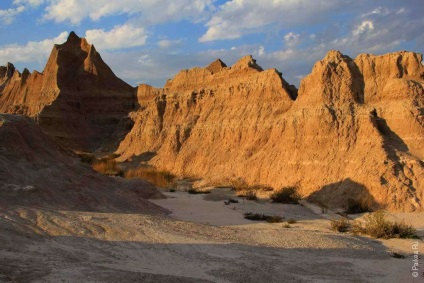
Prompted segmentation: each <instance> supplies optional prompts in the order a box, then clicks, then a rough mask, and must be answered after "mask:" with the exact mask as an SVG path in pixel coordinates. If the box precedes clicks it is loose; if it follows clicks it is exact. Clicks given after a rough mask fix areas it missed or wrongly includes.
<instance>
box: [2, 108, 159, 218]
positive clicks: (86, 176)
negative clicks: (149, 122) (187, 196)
mask: <svg viewBox="0 0 424 283" xmlns="http://www.w3.org/2000/svg"><path fill="white" fill-rule="evenodd" d="M0 137H1V138H0V207H1V208H5V207H6V208H7V207H11V206H14V205H26V206H36V207H45V208H54V209H58V210H82V211H98V212H121V213H122V212H133V213H140V212H143V213H155V212H156V213H165V211H164V210H163V209H162V208H160V207H157V206H156V205H153V204H152V203H150V202H148V201H147V200H145V199H147V198H152V197H162V194H161V193H159V192H158V191H157V190H156V188H155V187H154V186H153V185H151V184H150V183H148V182H146V181H143V180H135V179H132V180H125V179H122V178H111V177H107V176H103V175H100V174H97V173H96V172H94V171H93V170H92V169H91V168H90V167H89V166H88V165H84V164H83V163H82V162H81V161H79V159H77V158H72V157H70V156H68V155H67V154H64V153H65V152H64V151H63V150H62V149H61V148H60V147H59V146H57V145H56V144H55V143H54V142H53V141H52V140H51V139H50V138H49V137H48V136H46V135H45V134H44V133H43V132H42V131H41V130H40V128H39V127H38V126H37V125H36V124H35V122H34V121H33V120H31V119H30V118H28V117H25V116H21V115H10V114H0Z"/></svg>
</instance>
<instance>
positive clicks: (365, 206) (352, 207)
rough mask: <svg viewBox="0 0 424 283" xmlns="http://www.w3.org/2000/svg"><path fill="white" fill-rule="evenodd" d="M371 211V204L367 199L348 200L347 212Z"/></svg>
mask: <svg viewBox="0 0 424 283" xmlns="http://www.w3.org/2000/svg"><path fill="white" fill-rule="evenodd" d="M371 211H372V209H371V204H370V202H369V201H368V200H367V199H353V198H350V199H348V200H347V201H346V209H345V213H346V214H358V213H364V212H371Z"/></svg>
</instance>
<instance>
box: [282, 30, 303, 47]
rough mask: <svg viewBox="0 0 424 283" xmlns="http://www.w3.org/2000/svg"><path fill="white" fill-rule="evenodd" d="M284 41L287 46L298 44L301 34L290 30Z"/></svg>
mask: <svg viewBox="0 0 424 283" xmlns="http://www.w3.org/2000/svg"><path fill="white" fill-rule="evenodd" d="M284 42H285V43H286V45H287V46H296V45H297V44H299V42H300V34H297V33H294V32H289V33H288V34H286V35H285V36H284Z"/></svg>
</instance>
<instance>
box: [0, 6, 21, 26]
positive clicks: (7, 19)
mask: <svg viewBox="0 0 424 283" xmlns="http://www.w3.org/2000/svg"><path fill="white" fill-rule="evenodd" d="M23 11H25V7H24V6H19V7H17V8H10V9H5V10H2V9H0V20H1V21H2V22H3V23H4V24H6V25H8V24H11V23H12V22H13V20H14V19H15V17H16V16H17V15H19V14H20V13H22V12H23Z"/></svg>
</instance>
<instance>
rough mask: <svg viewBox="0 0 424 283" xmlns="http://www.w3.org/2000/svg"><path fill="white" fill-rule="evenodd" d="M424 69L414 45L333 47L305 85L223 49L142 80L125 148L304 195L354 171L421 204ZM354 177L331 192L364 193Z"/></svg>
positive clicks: (374, 187)
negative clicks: (226, 59) (354, 53)
mask: <svg viewBox="0 0 424 283" xmlns="http://www.w3.org/2000/svg"><path fill="white" fill-rule="evenodd" d="M423 74H424V68H423V66H422V65H421V56H420V55H418V54H415V53H410V52H398V53H392V54H387V55H383V56H373V55H360V56H358V58H356V59H355V60H353V59H351V58H349V57H348V56H345V55H343V54H341V53H340V52H338V51H330V52H329V53H328V54H327V55H326V57H325V58H324V59H323V60H321V61H319V62H317V63H316V64H315V66H314V68H313V70H312V73H311V74H310V75H309V76H307V77H306V78H305V79H304V80H303V81H302V83H301V85H300V88H299V91H298V92H297V90H296V89H295V88H293V87H292V86H290V85H288V83H287V82H285V81H284V79H282V78H281V75H280V74H279V73H278V72H277V71H276V70H265V71H263V70H262V68H261V67H260V66H258V65H257V64H256V62H255V60H253V58H251V57H250V56H247V57H244V58H242V59H241V60H240V61H239V62H237V63H236V64H235V65H233V66H232V67H227V66H226V65H225V64H224V63H222V62H221V61H215V62H213V63H212V64H211V65H210V66H208V67H206V68H194V69H191V70H183V71H181V72H180V73H179V74H177V75H176V76H175V77H174V79H172V80H170V81H168V82H167V83H166V85H165V87H164V88H163V89H155V88H152V87H150V86H147V85H141V86H139V87H138V92H137V98H138V101H139V103H140V104H141V109H140V110H139V111H138V112H137V113H136V114H133V118H134V121H135V126H134V127H133V129H132V131H131V132H130V133H129V134H128V135H127V136H126V138H125V140H124V141H123V142H122V143H121V145H120V147H119V149H118V153H121V154H122V157H121V159H122V160H125V159H128V158H131V157H132V156H138V155H141V154H143V153H145V152H154V153H155V154H156V155H155V156H154V157H153V158H152V159H151V160H150V163H151V164H153V165H155V166H157V167H159V168H161V169H167V170H170V171H172V172H174V173H176V174H178V175H180V176H196V177H201V178H206V180H207V181H208V182H209V183H212V184H216V185H220V184H226V183H228V181H229V180H231V179H235V178H237V177H241V178H243V179H244V180H246V181H247V182H248V183H250V184H258V183H260V184H264V185H270V186H273V187H274V188H280V187H283V186H297V187H299V189H300V191H301V193H302V194H304V195H305V196H308V195H310V194H312V193H313V192H317V191H321V189H322V188H326V190H328V188H330V187H332V186H334V184H339V183H340V182H342V181H343V180H346V179H349V180H351V181H352V182H354V183H357V184H360V186H362V187H363V188H364V189H366V190H368V193H369V194H370V197H372V198H373V199H375V201H376V203H377V204H382V205H385V206H387V207H388V208H389V209H392V210H404V211H413V210H423V201H424V183H423V181H422V180H424V170H423V163H422V159H423V158H424V151H423V147H422V142H423V139H424V123H423V111H424V110H423V109H424V94H423ZM296 97H297V98H296ZM294 98H296V100H293V99H294ZM348 187H349V186H346V189H345V190H344V194H346V195H344V196H338V195H337V196H335V197H334V196H331V202H332V203H336V204H337V203H340V201H341V200H342V198H343V197H345V198H346V199H347V198H348V197H349V192H350V193H351V194H355V190H351V191H349V188H348ZM321 199H322V198H321ZM339 200H340V201H339Z"/></svg>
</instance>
